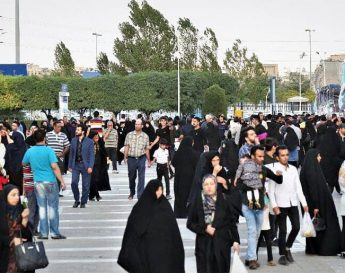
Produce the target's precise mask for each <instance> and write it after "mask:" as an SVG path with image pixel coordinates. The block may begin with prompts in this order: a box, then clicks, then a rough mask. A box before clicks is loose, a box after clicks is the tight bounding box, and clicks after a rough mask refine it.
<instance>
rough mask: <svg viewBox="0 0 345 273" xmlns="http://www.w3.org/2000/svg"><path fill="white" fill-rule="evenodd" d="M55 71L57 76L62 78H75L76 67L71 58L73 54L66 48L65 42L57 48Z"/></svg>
mask: <svg viewBox="0 0 345 273" xmlns="http://www.w3.org/2000/svg"><path fill="white" fill-rule="evenodd" d="M54 55H55V63H54V65H55V69H56V72H57V73H56V74H60V75H61V76H67V77H71V76H75V75H76V71H75V66H74V61H73V59H72V56H71V52H70V51H69V49H68V48H67V47H66V46H65V44H64V43H63V42H60V43H58V44H57V45H56V47H55V53H54Z"/></svg>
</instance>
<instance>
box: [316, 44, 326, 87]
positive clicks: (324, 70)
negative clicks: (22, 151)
mask: <svg viewBox="0 0 345 273" xmlns="http://www.w3.org/2000/svg"><path fill="white" fill-rule="evenodd" d="M316 54H317V55H319V57H320V58H321V61H322V65H323V86H326V63H325V58H326V54H327V52H324V53H323V58H322V57H321V55H320V52H318V51H316Z"/></svg>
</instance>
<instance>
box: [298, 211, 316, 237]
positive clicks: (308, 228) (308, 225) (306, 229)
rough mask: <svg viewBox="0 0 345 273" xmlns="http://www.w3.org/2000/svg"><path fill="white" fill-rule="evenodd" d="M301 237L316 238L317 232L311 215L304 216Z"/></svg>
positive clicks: (305, 214)
mask: <svg viewBox="0 0 345 273" xmlns="http://www.w3.org/2000/svg"><path fill="white" fill-rule="evenodd" d="M301 236H302V237H305V238H309V237H316V231H315V228H314V225H313V222H312V220H311V218H310V214H309V213H304V215H303V219H302V227H301Z"/></svg>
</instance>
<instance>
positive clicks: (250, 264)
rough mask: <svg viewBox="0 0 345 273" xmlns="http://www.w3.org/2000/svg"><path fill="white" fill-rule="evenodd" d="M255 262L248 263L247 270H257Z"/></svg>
mask: <svg viewBox="0 0 345 273" xmlns="http://www.w3.org/2000/svg"><path fill="white" fill-rule="evenodd" d="M257 268H258V266H257V262H256V261H249V269H251V270H254V269H257Z"/></svg>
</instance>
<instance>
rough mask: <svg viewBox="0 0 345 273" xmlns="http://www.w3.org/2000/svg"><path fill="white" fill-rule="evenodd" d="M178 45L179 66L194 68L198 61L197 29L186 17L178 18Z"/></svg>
mask: <svg viewBox="0 0 345 273" xmlns="http://www.w3.org/2000/svg"><path fill="white" fill-rule="evenodd" d="M177 30H178V36H179V39H178V47H179V52H180V54H181V58H180V64H181V68H182V69H185V70H195V69H196V68H197V61H198V35H199V30H198V29H197V28H196V27H195V26H194V25H193V24H192V23H191V21H190V20H189V19H188V18H183V19H182V18H180V19H179V21H178V26H177Z"/></svg>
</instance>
